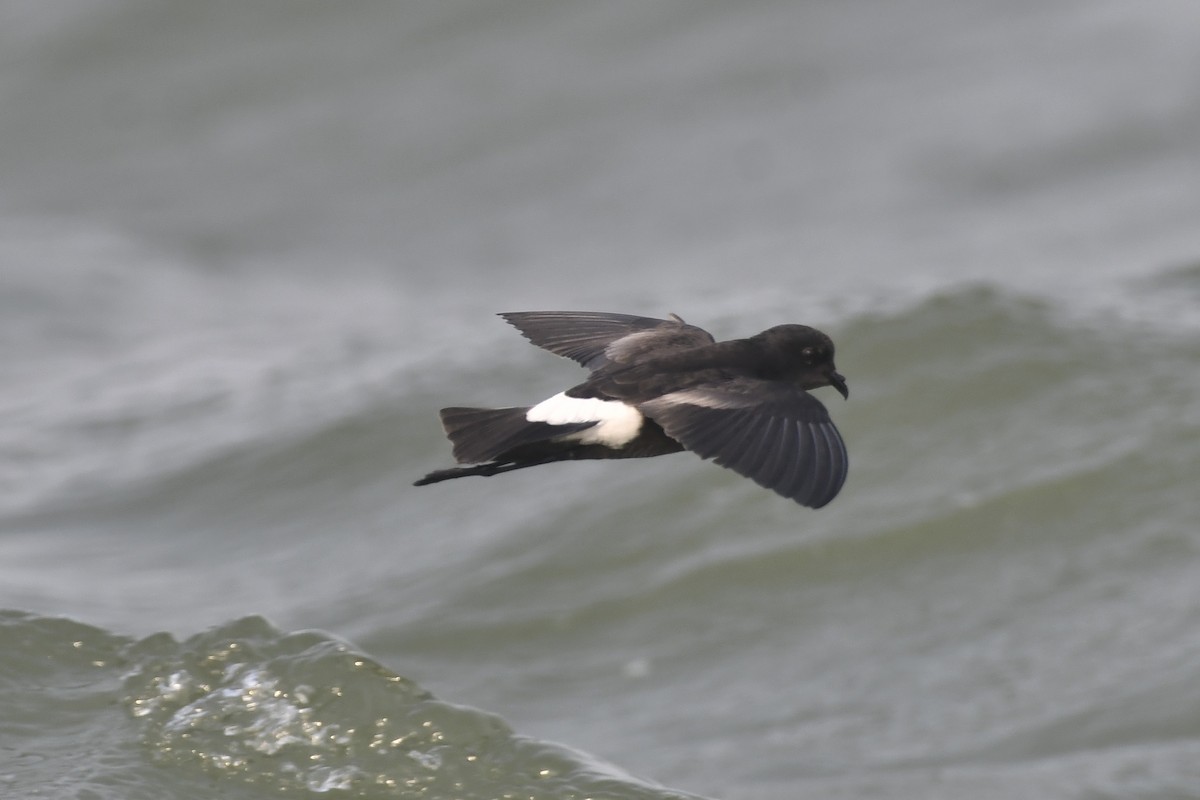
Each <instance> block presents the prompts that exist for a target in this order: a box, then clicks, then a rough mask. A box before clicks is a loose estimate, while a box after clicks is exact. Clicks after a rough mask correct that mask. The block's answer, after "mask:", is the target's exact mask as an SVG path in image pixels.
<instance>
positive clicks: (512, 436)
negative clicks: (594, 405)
mask: <svg viewBox="0 0 1200 800" xmlns="http://www.w3.org/2000/svg"><path fill="white" fill-rule="evenodd" d="M528 411H529V407H528V406H526V407H518V408H443V409H442V411H441V416H442V427H443V428H445V429H446V436H447V437H448V438H449V439H450V443H451V444H452V445H453V446H454V460H455V461H457V462H458V463H459V464H473V465H474V466H468V467H452V468H450V469H440V470H436V471H434V472H431V473H429V474H428V475H426V476H425V477H424V478H422V479H421V480H419V481H417V482H416V483H415V484H414V485H415V486H425V485H427V484H430V483H437V482H439V481H445V480H449V479H451V478H464V477H466V476H468V475H483V476H488V475H497V474H499V473H501V472H508V471H510V470H514V469H522V468H524V467H532V466H535V465H537V464H545V463H547V462H549V461H556V460H559V459H561V458H563V457H564V456H566V457H570V456H569V455H568V453H569V451H570V447H569V446H568V445H564V444H562V443H560V442H558V441H557V438H558V437H560V436H564V435H567V434H571V433H574V432H576V431H581V430H584V429H585V428H590V427H591V426H593V425H595V424H596V423H595V422H579V423H568V424H565V425H550V424H547V423H545V422H530V421H529V420H528V419H526V418H525V414H526V413H527V412H528Z"/></svg>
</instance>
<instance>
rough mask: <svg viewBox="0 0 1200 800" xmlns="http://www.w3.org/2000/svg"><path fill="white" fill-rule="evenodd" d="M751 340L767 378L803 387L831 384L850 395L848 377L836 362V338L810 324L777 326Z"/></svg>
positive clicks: (844, 393)
mask: <svg viewBox="0 0 1200 800" xmlns="http://www.w3.org/2000/svg"><path fill="white" fill-rule="evenodd" d="M750 341H751V342H753V343H755V344H756V345H758V347H759V348H760V350H761V352H762V354H763V357H764V366H765V372H766V373H767V374H766V376H767V377H771V378H775V379H777V380H790V381H795V382H796V383H798V384H800V387H801V388H802V389H817V388H819V387H821V386H832V387H833V388H834V389H837V391H838V393H839V394H841V396H842V397H844V398H846V399H849V398H850V389H849V388H848V387H847V386H846V379H845V378H844V377H842V376H841V374H839V373H838V371H837V367H836V366H834V363H833V340H832V339H830V338H829V337H828V336H826V335H825V334H824V333H822V332H821V331H819V330H817V329H816V328H810V327H809V326H807V325H776V326H775V327H774V328H768V329H767V330H765V331H763V332H762V333H760V334H758V335H757V336H752V337H750Z"/></svg>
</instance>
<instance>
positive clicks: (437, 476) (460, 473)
mask: <svg viewBox="0 0 1200 800" xmlns="http://www.w3.org/2000/svg"><path fill="white" fill-rule="evenodd" d="M556 460H558V459H554V458H542V459H538V460H536V461H519V462H515V463H507V464H506V463H502V462H495V461H493V462H492V463H490V464H474V465H472V466H469V467H451V468H450V469H436V470H434V471H433V472H431V473H429V474H428V475H426V476H425V477H424V478H421V479H420V480H419V481H414V482H413V486H428V485H429V484H431V483H440V482H441V481H448V480H450V479H451V478H465V477H467V476H468V475H479V476H481V477H484V478H490V477H491V476H493V475H499V474H500V473H501V472H512V471H513V470H514V469H524V468H525V467H536V466H538V465H539V464H549V463H550V462H551V461H556Z"/></svg>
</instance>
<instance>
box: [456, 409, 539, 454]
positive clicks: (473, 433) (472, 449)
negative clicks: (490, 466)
mask: <svg viewBox="0 0 1200 800" xmlns="http://www.w3.org/2000/svg"><path fill="white" fill-rule="evenodd" d="M528 411H529V408H528V407H525V408H443V409H442V410H441V412H440V413H441V417H442V427H443V428H445V429H446V436H447V438H449V439H450V443H451V444H452V445H454V460H455V461H457V462H458V463H460V464H480V463H482V462H484V461H491V460H492V459H493V458H496V457H497V456H499V455H500V454H501V453H503V452H505V451H506V450H511V449H512V448H513V447H514V446H515V445H517V444H520V443H521V441H522V439H524V436H523V435H522V434H523V433H524V431H525V429H526V428H527V427H529V421H528V420H526V419H525V414H526V412H528Z"/></svg>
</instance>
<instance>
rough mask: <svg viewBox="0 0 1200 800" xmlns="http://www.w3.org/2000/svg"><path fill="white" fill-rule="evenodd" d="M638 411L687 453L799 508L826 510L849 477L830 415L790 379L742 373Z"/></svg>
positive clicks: (644, 405) (842, 446) (671, 395)
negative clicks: (770, 378) (772, 378)
mask: <svg viewBox="0 0 1200 800" xmlns="http://www.w3.org/2000/svg"><path fill="white" fill-rule="evenodd" d="M639 408H640V409H641V410H642V411H643V413H645V414H646V415H647V416H649V417H650V418H651V419H653V420H654V421H655V422H657V423H658V424H659V425H661V426H662V428H663V430H665V431H666V432H667V435H669V436H670V437H671V438H673V439H675V440H677V441H678V442H679V443H680V444H682V445H683V446H684V447H686V448H687V449H688V450H691V451H692V452H693V453H696V454H697V455H699V456H701V457H702V458H711V459H713V460H714V461H715V462H716V463H718V464H720V465H721V466H722V467H726V468H728V469H731V470H733V471H734V472H737V473H738V474H740V475H744V476H746V477H747V478H750V479H751V480H753V481H754V482H755V483H758V484H759V485H761V486H764V487H766V488H768V489H771V490H772V491H774V492H776V493H778V494H781V495H783V496H784V497H787V498H790V499H792V500H795V501H796V502H797V503H799V504H800V505H804V506H809V507H811V508H820V507H821V506H823V505H825V504H826V503H828V502H829V501H830V500H832V499H833V498H834V497H836V496H837V493H838V492H839V491H840V490H841V488H842V484H843V483H844V482H845V481H846V468H847V463H848V462H847V459H846V445H845V443H844V442H843V441H842V437H841V434H839V433H838V430H837V428H835V427H834V425H833V422H832V421H831V420H830V419H829V412H828V411H826V410H825V406H823V405H822V404H821V401H819V400H817V398H815V397H813V396H812V395H810V394H809V393H808V392H806V391H804V390H803V389H798V388H796V387H795V386H792V385H790V384H786V383H779V382H776V381H762V380H757V379H752V378H737V379H734V380H729V381H722V382H720V383H713V384H705V385H701V386H697V387H694V388H690V389H683V390H680V391H676V392H671V393H669V394H666V395H663V396H662V397H658V398H655V399H654V400H650V401H647V402H645V403H642V404H640V406H639Z"/></svg>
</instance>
